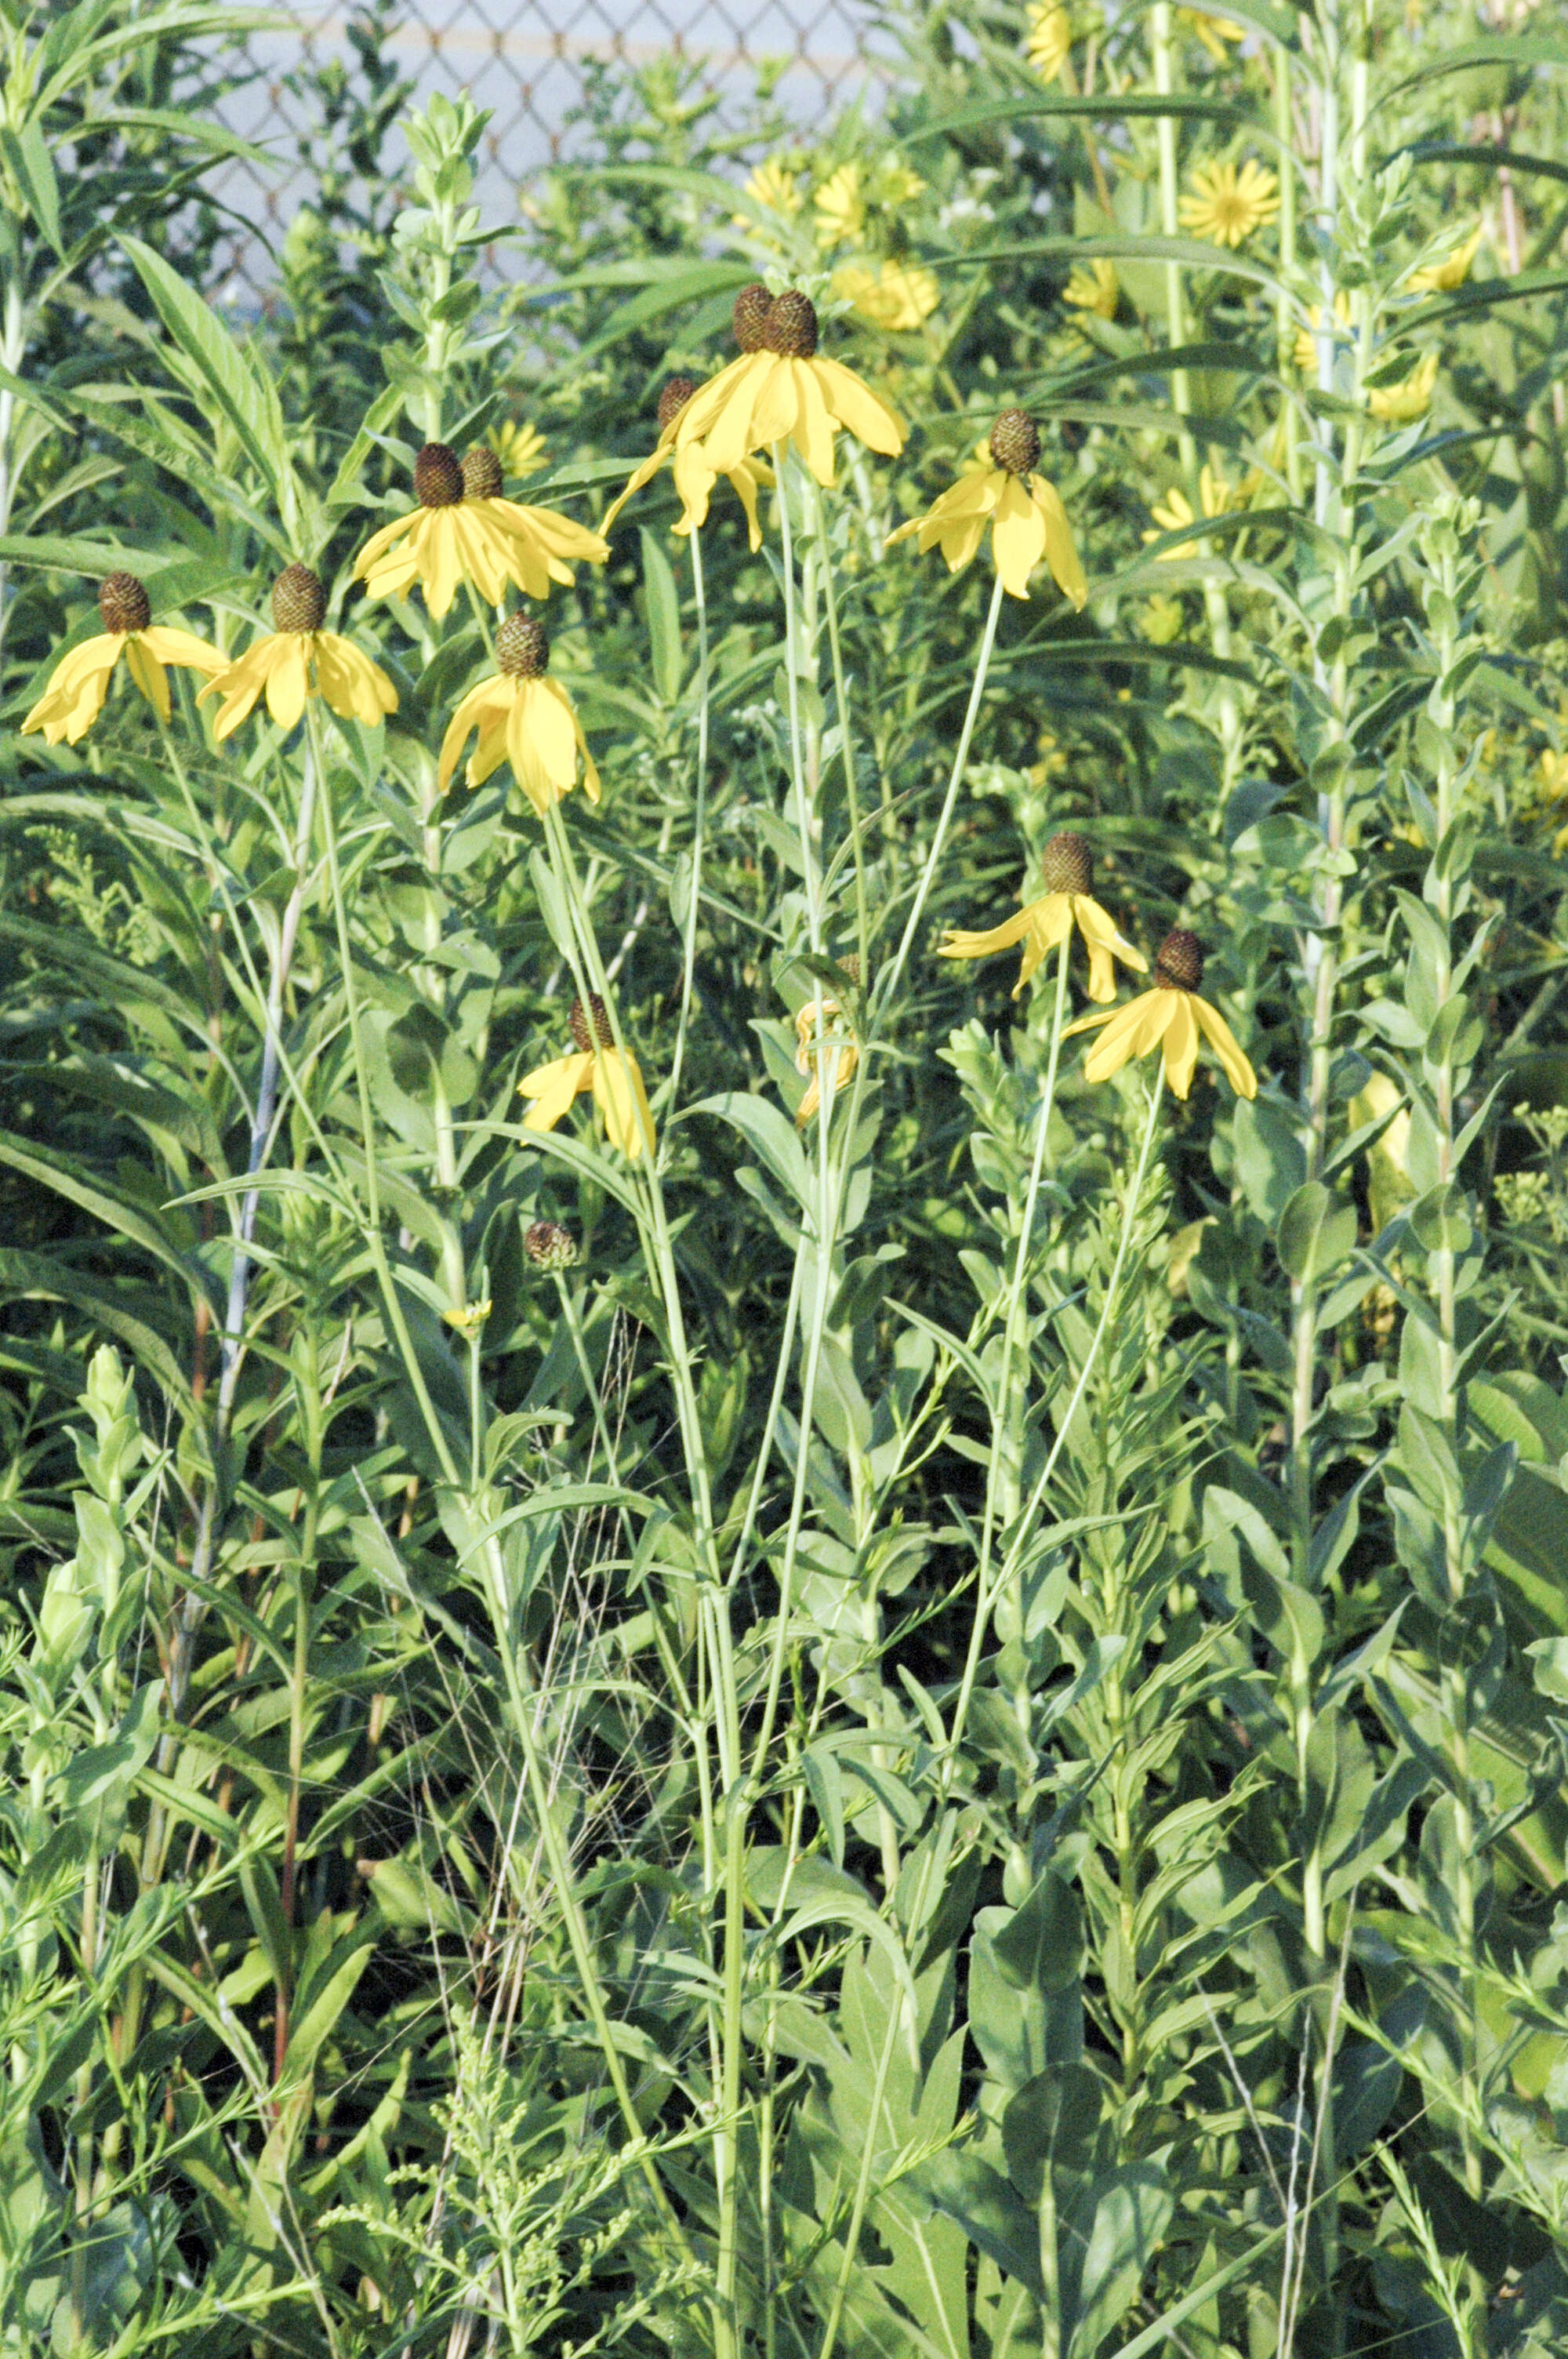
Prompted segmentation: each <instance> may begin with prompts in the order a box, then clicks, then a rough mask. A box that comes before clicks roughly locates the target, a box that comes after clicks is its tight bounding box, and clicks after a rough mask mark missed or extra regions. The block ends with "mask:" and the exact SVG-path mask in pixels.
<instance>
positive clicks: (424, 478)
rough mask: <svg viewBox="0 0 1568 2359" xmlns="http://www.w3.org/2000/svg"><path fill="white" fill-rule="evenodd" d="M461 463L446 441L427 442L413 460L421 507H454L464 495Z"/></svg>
mask: <svg viewBox="0 0 1568 2359" xmlns="http://www.w3.org/2000/svg"><path fill="white" fill-rule="evenodd" d="M463 489H464V485H463V470H462V462H460V459H459V457H458V454H457V452H456V451H453V450H449V448H448V446H447V444H446V443H445V442H427V443H426V444H425V446H424V448H423V449H422V450H421V451H420V452H419V454H418V456H417V457H416V460H415V462H414V496H415V498H416V500H417V501H418V502H419V505H420V506H421V507H427V508H455V507H456V506H457V504H458V502H459V501H460V499H461V498H462V495H463Z"/></svg>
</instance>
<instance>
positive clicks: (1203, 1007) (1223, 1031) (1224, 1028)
mask: <svg viewBox="0 0 1568 2359" xmlns="http://www.w3.org/2000/svg"><path fill="white" fill-rule="evenodd" d="M1193 1013H1194V1015H1195V1016H1196V1017H1197V1020H1198V1022H1199V1023H1200V1024H1201V1025H1202V1027H1203V1029H1204V1032H1205V1034H1206V1037H1207V1038H1208V1041H1209V1044H1210V1046H1211V1047H1212V1048H1213V1049H1214V1052H1215V1055H1216V1056H1217V1058H1218V1059H1219V1061H1220V1063H1221V1064H1222V1065H1223V1066H1224V1068H1225V1078H1226V1080H1227V1082H1229V1083H1230V1086H1231V1088H1232V1089H1233V1090H1234V1091H1235V1092H1236V1094H1237V1096H1238V1097H1242V1098H1255V1097H1256V1096H1257V1094H1258V1076H1257V1074H1256V1073H1255V1072H1254V1071H1253V1070H1252V1068H1251V1065H1250V1064H1249V1062H1248V1060H1247V1058H1246V1056H1245V1055H1244V1054H1243V1052H1242V1050H1241V1048H1240V1045H1239V1043H1238V1040H1237V1038H1236V1035H1235V1033H1234V1032H1233V1031H1232V1030H1231V1028H1230V1027H1229V1025H1228V1024H1227V1022H1226V1020H1225V1018H1224V1016H1222V1015H1221V1014H1220V1012H1219V1010H1218V1008H1217V1007H1211V1006H1209V1004H1208V1001H1207V1000H1206V999H1200V998H1199V997H1198V996H1197V994H1196V993H1194V994H1193Z"/></svg>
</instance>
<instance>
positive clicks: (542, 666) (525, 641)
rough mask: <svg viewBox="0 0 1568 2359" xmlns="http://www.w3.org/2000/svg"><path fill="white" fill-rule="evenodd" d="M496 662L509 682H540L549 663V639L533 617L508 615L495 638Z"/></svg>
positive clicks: (543, 627) (543, 626)
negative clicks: (516, 680) (534, 680)
mask: <svg viewBox="0 0 1568 2359" xmlns="http://www.w3.org/2000/svg"><path fill="white" fill-rule="evenodd" d="M495 660H496V662H497V663H498V664H499V665H500V667H501V669H502V670H503V672H504V673H505V675H506V677H507V679H539V677H540V676H541V674H542V673H543V672H544V671H545V670H546V669H547V667H548V665H549V660H550V639H549V634H548V632H547V631H546V628H545V625H543V623H536V622H535V620H534V617H533V615H532V614H508V616H507V617H506V620H505V622H504V623H503V625H501V628H500V630H499V631H497V633H496V635H495Z"/></svg>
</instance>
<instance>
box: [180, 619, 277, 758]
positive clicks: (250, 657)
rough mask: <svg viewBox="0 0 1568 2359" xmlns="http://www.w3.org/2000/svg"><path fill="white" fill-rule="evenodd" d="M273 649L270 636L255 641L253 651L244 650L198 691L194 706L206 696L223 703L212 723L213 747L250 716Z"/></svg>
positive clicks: (274, 645) (273, 638)
mask: <svg viewBox="0 0 1568 2359" xmlns="http://www.w3.org/2000/svg"><path fill="white" fill-rule="evenodd" d="M276 646H277V641H276V637H275V636H273V635H272V634H270V633H269V634H268V635H267V636H266V637H265V638H261V639H258V640H257V641H256V643H255V645H254V647H249V648H247V649H246V651H245V653H244V654H243V656H242V657H241V658H240V659H239V661H238V663H232V664H230V665H229V667H228V669H226V670H224V671H221V672H218V673H216V674H215V675H214V676H213V678H212V679H210V680H209V681H208V682H207V685H206V687H205V688H203V689H202V690H200V691H199V693H198V695H197V699H196V701H197V703H198V704H205V703H206V701H207V699H208V698H209V697H210V696H221V697H222V700H223V701H222V704H221V705H220V706H219V708H218V712H217V716H216V718H215V719H214V721H213V723H212V736H213V741H214V743H215V744H217V745H222V743H223V740H224V739H225V738H226V737H232V735H233V734H234V732H235V730H236V729H237V728H238V727H239V725H240V723H241V722H242V721H243V720H244V719H245V717H246V715H247V714H248V713H249V712H250V711H251V708H252V707H253V705H254V703H255V701H256V699H257V697H258V696H259V695H260V694H261V692H262V690H263V689H264V688H265V686H266V679H267V674H268V672H269V671H270V670H271V669H272V665H273V662H274V651H275V649H276Z"/></svg>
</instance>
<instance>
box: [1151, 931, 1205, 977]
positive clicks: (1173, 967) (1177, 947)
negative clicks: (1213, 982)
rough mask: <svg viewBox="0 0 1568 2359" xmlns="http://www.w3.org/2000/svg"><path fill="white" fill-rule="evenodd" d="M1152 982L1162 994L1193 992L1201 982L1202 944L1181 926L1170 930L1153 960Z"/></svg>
mask: <svg viewBox="0 0 1568 2359" xmlns="http://www.w3.org/2000/svg"><path fill="white" fill-rule="evenodd" d="M1154 981H1155V984H1156V985H1157V986H1158V988H1159V989H1160V990H1162V991H1195V990H1196V989H1197V987H1198V985H1199V984H1200V983H1202V981H1203V944H1202V943H1201V942H1200V941H1199V940H1198V938H1197V936H1196V934H1189V933H1188V931H1187V929H1186V928H1185V927H1184V926H1173V928H1172V929H1171V931H1170V932H1169V933H1168V934H1167V935H1166V937H1165V939H1164V940H1163V941H1162V943H1161V945H1160V948H1159V951H1158V953H1157V955H1156V957H1155V960H1154Z"/></svg>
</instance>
